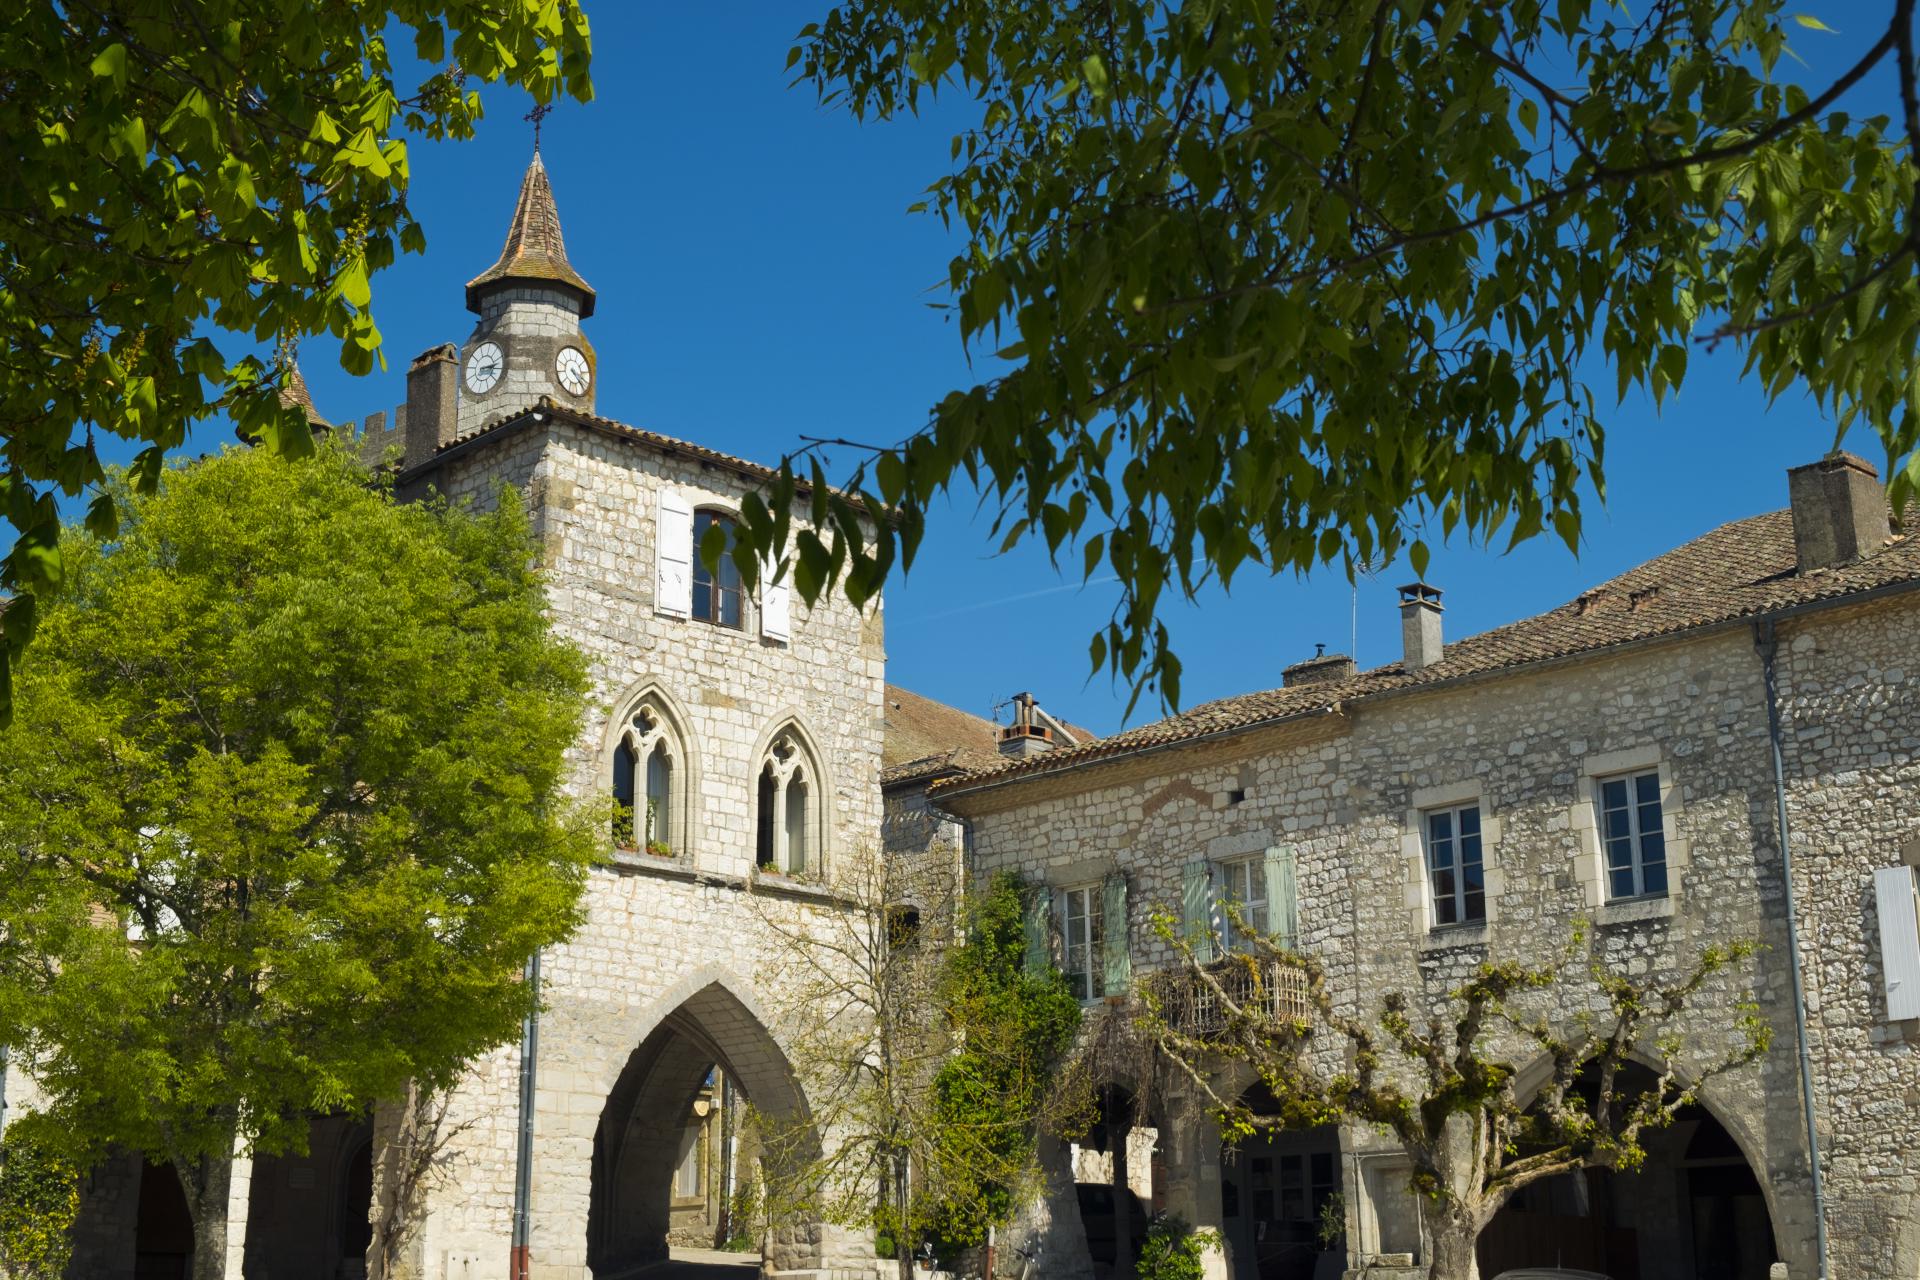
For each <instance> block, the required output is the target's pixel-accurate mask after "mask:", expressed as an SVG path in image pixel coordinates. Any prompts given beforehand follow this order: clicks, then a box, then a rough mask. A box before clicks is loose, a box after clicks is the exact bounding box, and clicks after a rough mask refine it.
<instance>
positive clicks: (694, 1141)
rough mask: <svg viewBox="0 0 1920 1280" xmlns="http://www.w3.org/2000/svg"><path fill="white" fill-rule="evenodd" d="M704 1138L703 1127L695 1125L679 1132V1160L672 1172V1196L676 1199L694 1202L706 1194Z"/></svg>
mask: <svg viewBox="0 0 1920 1280" xmlns="http://www.w3.org/2000/svg"><path fill="white" fill-rule="evenodd" d="M704 1137H705V1132H704V1126H703V1125H700V1124H697V1123H696V1124H690V1125H688V1126H687V1127H686V1128H684V1129H682V1130H681V1131H680V1159H679V1162H678V1163H677V1164H676V1165H675V1166H674V1170H673V1194H674V1196H675V1197H676V1198H677V1199H681V1200H695V1199H698V1198H699V1197H701V1196H703V1195H705V1194H706V1191H707V1184H706V1177H705V1174H706V1161H705V1160H704V1159H702V1157H703V1156H705V1155H706V1143H705V1142H704V1141H702V1139H703V1138H704Z"/></svg>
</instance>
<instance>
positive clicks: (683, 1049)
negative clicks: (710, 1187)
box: [587, 980, 820, 1280]
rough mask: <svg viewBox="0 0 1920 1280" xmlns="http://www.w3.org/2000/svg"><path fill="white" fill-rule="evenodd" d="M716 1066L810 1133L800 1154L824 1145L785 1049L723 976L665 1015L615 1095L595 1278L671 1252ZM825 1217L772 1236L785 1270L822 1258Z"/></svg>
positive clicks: (637, 1050) (599, 1167) (593, 1231)
mask: <svg viewBox="0 0 1920 1280" xmlns="http://www.w3.org/2000/svg"><path fill="white" fill-rule="evenodd" d="M715 1067H718V1068H719V1069H720V1070H721V1071H723V1072H725V1073H726V1075H727V1076H728V1077H729V1078H730V1079H731V1080H732V1081H733V1082H734V1084H735V1085H736V1086H737V1087H738V1088H739V1090H740V1091H741V1092H742V1093H743V1094H745V1095H746V1098H747V1099H748V1101H749V1102H751V1104H752V1105H753V1106H754V1108H755V1109H756V1110H757V1111H759V1112H760V1113H761V1114H763V1115H766V1116H768V1117H771V1118H773V1119H774V1120H775V1121H776V1122H778V1123H780V1124H782V1126H783V1127H786V1126H797V1128H795V1130H794V1131H795V1132H797V1133H798V1134H800V1135H801V1137H800V1145H799V1150H798V1152H797V1154H796V1157H795V1158H798V1159H802V1160H804V1159H806V1158H807V1157H808V1156H809V1155H810V1154H811V1153H812V1152H814V1151H817V1150H818V1135H817V1134H815V1133H813V1131H812V1129H811V1121H810V1119H809V1115H808V1110H807V1103H806V1098H805V1095H804V1094H803V1092H802V1090H801V1088H800V1086H799V1083H798V1082H797V1081H796V1080H795V1079H794V1076H793V1071H792V1069H791V1067H790V1065H789V1064H788V1062H787V1058H786V1055H785V1054H784V1053H783V1052H782V1051H781V1049H780V1047H779V1045H778V1044H777V1043H776V1042H775V1041H774V1039H773V1036H772V1034H771V1033H770V1032H768V1030H767V1029H766V1027H765V1026H764V1025H763V1024H762V1022H761V1020H760V1019H759V1018H758V1017H756V1016H755V1014H754V1013H753V1011H752V1010H751V1009H749V1008H748V1007H747V1005H746V1004H745V1003H744V1002H743V1001H742V1000H741V998H740V997H739V996H738V995H736V994H735V993H734V991H733V990H732V989H731V987H730V986H729V985H728V984H727V983H725V982H724V981H721V980H714V981H711V982H708V983H707V984H706V985H705V986H702V987H700V988H699V989H698V990H697V991H695V992H694V993H693V994H692V995H691V996H689V997H687V998H686V999H685V1000H684V1001H682V1002H681V1003H680V1004H678V1005H676V1006H675V1007H674V1008H673V1009H672V1010H671V1011H670V1012H668V1013H667V1014H665V1016H663V1017H661V1018H660V1019H658V1021H657V1022H656V1023H655V1025H654V1027H653V1029H652V1030H651V1031H650V1032H648V1033H647V1035H646V1036H645V1037H644V1038H643V1039H642V1040H641V1041H640V1043H639V1044H638V1045H637V1046H635V1047H634V1049H633V1051H632V1053H631V1054H630V1055H629V1057H628V1058H627V1061H626V1064H625V1066H624V1067H623V1068H622V1069H621V1071H620V1074H619V1077H618V1079H617V1080H616V1081H615V1082H614V1085H613V1087H612V1089H611V1090H610V1091H609V1092H608V1094H607V1099H606V1105H605V1107H604V1108H603V1110H602V1112H601V1115H600V1122H599V1126H598V1128H597V1129H596V1131H595V1134H594V1141H593V1178H592V1182H593V1185H592V1196H591V1200H590V1202H589V1207H588V1216H587V1263H588V1266H589V1267H590V1268H591V1269H592V1273H593V1275H594V1277H595V1280H621V1278H622V1277H626V1276H630V1275H635V1274H637V1273H639V1272H640V1271H641V1270H642V1269H643V1268H646V1267H649V1266H651V1265H653V1264H655V1263H657V1262H659V1261H661V1260H662V1259H664V1258H665V1257H666V1256H667V1231H668V1227H669V1224H670V1222H671V1213H672V1177H673V1170H674V1167H675V1164H676V1162H677V1159H678V1156H679V1153H680V1141H681V1136H682V1133H683V1131H684V1129H685V1127H686V1123H687V1119H686V1118H687V1116H688V1115H689V1113H690V1108H691V1106H692V1102H693V1099H694V1098H695V1096H696V1095H697V1094H699V1093H700V1091H701V1089H702V1086H703V1085H704V1083H705V1081H706V1079H707V1077H708V1074H709V1072H711V1071H712V1070H713V1069H714V1068H715ZM819 1245H820V1232H819V1230H818V1229H817V1225H816V1224H811V1223H804V1222H802V1223H785V1224H780V1225H779V1226H778V1227H777V1228H776V1229H775V1231H774V1232H773V1233H772V1236H771V1238H770V1239H769V1241H768V1250H769V1253H770V1256H771V1260H772V1261H773V1263H774V1265H775V1267H776V1268H778V1269H781V1270H791V1269H800V1268H808V1267H814V1266H818V1265H819V1264H820V1260H819V1252H820V1250H819Z"/></svg>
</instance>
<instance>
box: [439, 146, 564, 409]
mask: <svg viewBox="0 0 1920 1280" xmlns="http://www.w3.org/2000/svg"><path fill="white" fill-rule="evenodd" d="M593 303H594V293H593V286H591V285H589V284H588V283H587V282H586V280H584V279H583V278H582V277H581V275H580V273H579V272H578V271H575V270H574V269H573V264H572V263H571V262H569V261H568V260H567V246H566V242H565V241H564V240H563V239H562V238H561V235H560V211H559V209H558V208H557V207H556V206H555V204H554V199H553V184H552V182H551V181H550V180H549V179H548V177H547V166H546V162H545V161H544V160H542V159H541V158H540V152H539V149H538V148H537V147H536V148H535V150H534V153H533V162H532V163H531V164H529V165H528V166H527V173H526V176H525V177H524V178H523V179H521V182H520V199H519V202H518V203H517V204H516V205H515V206H514V210H513V221H512V222H510V223H509V224H508V226H507V242H506V244H505V245H504V246H503V247H502V248H501V250H500V258H499V260H498V261H497V262H495V263H494V264H493V265H492V266H491V267H488V268H487V269H486V270H485V271H482V272H481V273H480V274H479V275H477V276H475V277H474V278H473V279H472V280H469V281H468V282H467V310H469V311H472V312H473V313H474V314H476V315H478V316H479V317H480V320H479V323H477V324H476V325H474V328H473V333H472V334H471V335H469V336H468V338H467V341H466V344H465V345H464V346H463V347H462V348H461V351H460V357H461V376H460V410H459V423H458V428H457V430H458V432H459V434H461V435H466V434H467V433H469V432H471V431H474V430H477V429H478V428H480V427H481V426H484V425H485V424H486V423H488V422H491V421H494V420H496V419H498V418H500V417H502V416H504V415H506V414H510V413H514V412H517V411H519V410H521V409H525V408H528V407H530V406H531V405H533V404H534V403H535V402H537V401H538V400H539V399H540V397H541V396H552V397H553V398H554V400H556V401H557V402H559V403H561V404H566V405H572V406H573V407H574V408H577V409H582V410H585V411H587V412H592V410H593V397H594V390H595V387H594V375H595V374H596V373H597V372H598V361H597V360H596V359H595V357H594V353H593V346H592V344H590V343H589V342H588V341H587V340H586V338H585V337H584V336H583V335H582V334H581V332H580V322H581V321H582V320H584V319H586V318H587V317H588V316H591V315H592V314H593Z"/></svg>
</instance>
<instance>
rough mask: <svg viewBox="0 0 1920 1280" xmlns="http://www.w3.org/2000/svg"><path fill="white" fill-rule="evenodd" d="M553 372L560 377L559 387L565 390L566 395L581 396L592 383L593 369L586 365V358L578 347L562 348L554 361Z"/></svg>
mask: <svg viewBox="0 0 1920 1280" xmlns="http://www.w3.org/2000/svg"><path fill="white" fill-rule="evenodd" d="M553 367H554V371H555V372H556V373H558V374H559V375H560V385H561V386H563V387H565V388H566V389H567V394H568V395H573V396H583V395H585V394H587V387H588V385H589V384H591V383H592V381H593V369H592V367H591V366H590V365H588V364H587V357H586V356H585V355H584V354H583V353H582V352H581V350H580V348H578V347H562V348H561V349H560V354H559V356H557V357H556V358H555V359H554V362H553Z"/></svg>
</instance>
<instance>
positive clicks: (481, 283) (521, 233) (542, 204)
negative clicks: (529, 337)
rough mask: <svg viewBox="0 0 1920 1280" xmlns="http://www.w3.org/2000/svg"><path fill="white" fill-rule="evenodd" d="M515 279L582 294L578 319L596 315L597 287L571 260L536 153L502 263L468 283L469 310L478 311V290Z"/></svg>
mask: <svg viewBox="0 0 1920 1280" xmlns="http://www.w3.org/2000/svg"><path fill="white" fill-rule="evenodd" d="M514 280H530V281H534V282H538V283H547V284H561V285H565V286H567V287H568V288H569V289H572V290H574V291H576V292H577V293H579V295H580V302H581V306H580V316H581V318H582V319H585V318H586V317H587V316H590V315H592V314H593V286H592V285H589V284H588V283H587V282H586V281H585V280H583V279H581V278H580V273H579V272H578V271H575V270H574V269H573V264H572V263H571V262H568V261H567V244H566V241H565V240H564V239H563V238H562V237H561V235H560V210H559V208H558V207H557V206H556V205H555V204H554V202H553V184H552V183H551V182H549V181H548V180H547V166H546V164H545V162H543V161H542V160H541V159H540V153H539V152H538V151H536V152H534V153H533V163H532V164H529V165H528V166H527V176H526V177H524V178H522V179H521V180H520V199H519V202H518V203H517V204H515V205H514V207H513V221H512V222H511V223H509V224H508V226H507V243H506V245H505V246H504V247H503V248H502V249H501V250H500V260H499V261H498V262H496V263H494V264H493V265H492V266H490V267H488V268H487V269H486V270H485V271H482V272H481V273H480V274H479V275H477V276H475V277H474V278H473V279H471V280H469V281H467V309H468V310H469V311H478V310H479V309H480V290H481V289H483V288H485V287H486V286H487V285H490V284H504V283H508V282H510V281H514Z"/></svg>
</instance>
